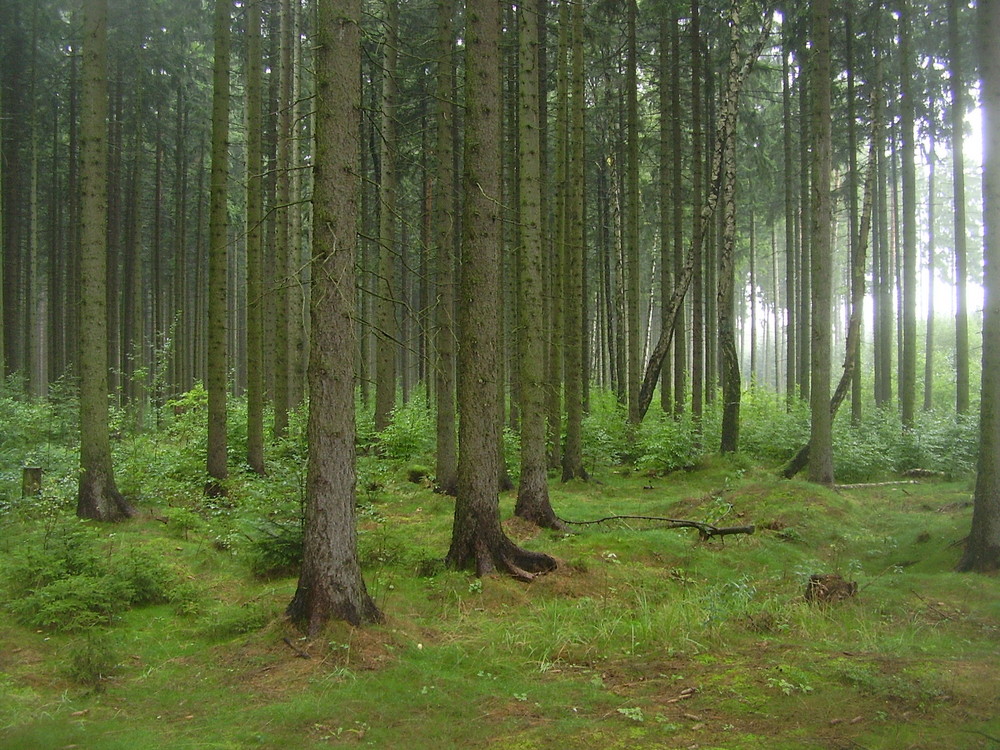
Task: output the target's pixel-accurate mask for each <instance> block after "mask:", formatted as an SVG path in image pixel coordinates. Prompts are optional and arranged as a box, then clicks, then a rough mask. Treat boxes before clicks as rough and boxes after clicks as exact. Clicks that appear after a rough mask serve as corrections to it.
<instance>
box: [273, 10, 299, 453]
mask: <svg viewBox="0 0 1000 750" xmlns="http://www.w3.org/2000/svg"><path fill="white" fill-rule="evenodd" d="M280 8H281V13H280V16H281V20H280V25H279V31H278V33H279V36H278V71H277V76H276V78H277V81H278V86H277V92H278V113H277V114H278V116H277V133H276V141H277V143H276V157H277V161H276V165H275V176H274V182H275V193H274V199H275V205H274V207H273V209H272V210H273V217H274V238H275V243H274V266H275V270H274V295H273V297H274V301H273V304H274V335H273V341H272V346H273V349H274V387H273V394H274V396H273V399H272V400H273V403H274V434H275V435H276V436H278V437H281V436H284V435H285V434H286V432H287V431H288V411H289V409H290V408H291V398H290V380H291V350H292V346H291V335H290V333H291V325H290V313H291V311H290V305H291V291H290V290H291V284H292V268H293V266H294V262H293V260H292V246H293V240H292V231H291V224H292V206H291V205H290V204H291V202H292V169H291V168H292V148H293V144H294V142H295V141H294V129H295V124H294V122H293V119H292V113H293V112H292V111H293V107H292V77H293V75H294V71H293V63H292V58H293V55H292V47H293V45H294V44H295V26H294V22H293V20H292V19H293V16H292V13H293V11H292V0H281V3H280ZM273 75H274V72H272V76H273Z"/></svg>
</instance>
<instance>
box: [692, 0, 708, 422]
mask: <svg viewBox="0 0 1000 750" xmlns="http://www.w3.org/2000/svg"><path fill="white" fill-rule="evenodd" d="M699 5H700V3H699V2H698V0H692V2H691V22H690V23H689V25H688V26H689V33H690V34H691V172H692V179H691V205H692V206H693V207H694V208H693V210H692V212H691V216H692V219H693V221H692V227H691V265H692V268H693V269H694V272H693V276H692V278H691V286H692V289H691V416H692V417H693V418H694V422H695V429H696V430H697V431H698V433H699V434H701V417H702V412H703V409H704V404H705V296H704V283H703V277H704V268H703V259H702V246H703V243H704V236H705V228H706V227H707V224H708V223H707V222H706V221H704V220H703V215H704V212H705V205H706V203H707V201H706V200H705V197H704V195H703V191H702V182H703V180H702V174H703V169H704V166H703V162H704V157H703V155H702V151H703V143H704V138H705V136H704V132H703V131H702V127H703V126H702V111H701V109H702V96H701V77H702V69H701V68H702V62H701V58H702V55H701V28H700V22H701V19H700V15H699Z"/></svg>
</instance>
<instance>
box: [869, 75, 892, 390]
mask: <svg viewBox="0 0 1000 750" xmlns="http://www.w3.org/2000/svg"><path fill="white" fill-rule="evenodd" d="M882 83H883V81H882V80H881V79H879V77H878V74H877V73H876V83H875V86H876V87H878V86H880V85H882ZM886 109H887V106H886V103H885V102H882V103H881V108H880V109H879V111H878V113H877V115H876V117H877V118H878V119H879V121H881V122H886V121H887V112H886ZM887 159H888V156H887V154H886V153H885V150H884V149H880V150H879V151H878V173H877V182H876V191H875V198H876V205H877V206H878V210H877V211H876V217H877V226H878V231H877V232H876V233H875V239H876V240H877V244H876V248H877V249H876V256H875V257H876V259H877V264H876V265H877V269H876V271H875V273H874V274H873V275H874V277H875V295H874V300H875V307H874V310H873V316H874V325H875V343H876V346H875V405H876V406H879V407H885V406H888V405H889V403H890V402H891V401H892V351H893V346H892V324H893V306H892V296H893V295H892V268H891V265H890V262H889V260H890V258H891V257H892V252H891V249H892V248H891V243H890V241H889V236H890V231H889V230H890V223H889V217H890V214H889V196H888V180H889V175H888V164H887Z"/></svg>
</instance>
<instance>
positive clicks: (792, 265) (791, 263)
mask: <svg viewBox="0 0 1000 750" xmlns="http://www.w3.org/2000/svg"><path fill="white" fill-rule="evenodd" d="M789 46H790V45H789V42H788V37H787V36H786V38H785V43H784V45H783V50H782V54H781V102H782V125H783V127H782V150H783V154H784V161H783V165H784V169H783V170H782V175H783V178H784V179H783V182H784V188H785V189H784V194H785V318H786V323H785V397H786V398H787V401H788V405H789V406H791V404H792V402H793V401H794V400H795V386H796V383H797V382H798V367H797V365H798V347H797V346H796V344H797V343H798V328H797V326H796V324H797V323H798V314H797V313H798V303H797V299H796V292H797V290H798V278H797V274H796V273H795V269H796V266H797V263H796V257H797V252H796V246H795V239H796V236H795V201H794V196H795V167H794V162H793V161H792V91H791V83H790V81H789V78H790V76H791V70H790V68H791V66H790V65H789V62H788V58H789V55H790V52H789Z"/></svg>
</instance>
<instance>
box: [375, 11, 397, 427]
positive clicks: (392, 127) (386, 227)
mask: <svg viewBox="0 0 1000 750" xmlns="http://www.w3.org/2000/svg"><path fill="white" fill-rule="evenodd" d="M398 26H399V2H398V0H385V40H384V42H383V48H384V49H383V58H382V60H383V63H382V65H383V68H382V118H381V136H382V139H381V144H382V145H381V158H380V159H379V165H380V166H379V225H378V235H379V238H378V254H379V262H378V273H377V274H376V279H377V280H376V285H375V288H376V294H375V309H376V313H375V322H376V329H375V429H376V430H377V431H381V430H384V429H385V428H386V427H388V426H389V422H390V421H391V419H392V410H393V408H394V407H395V405H396V349H397V346H398V343H397V342H398V340H399V332H398V326H397V319H396V289H395V287H396V284H395V274H396V258H397V256H398V254H399V248H398V246H397V244H396V193H397V179H398V178H397V171H396V159H397V156H396V149H397V145H398V144H397V143H396V141H397V138H396V131H397V128H396V99H397V93H396V92H397V89H398V86H397V83H396V63H397V61H398V57H399V54H398V53H399V40H398V37H397V32H398Z"/></svg>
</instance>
